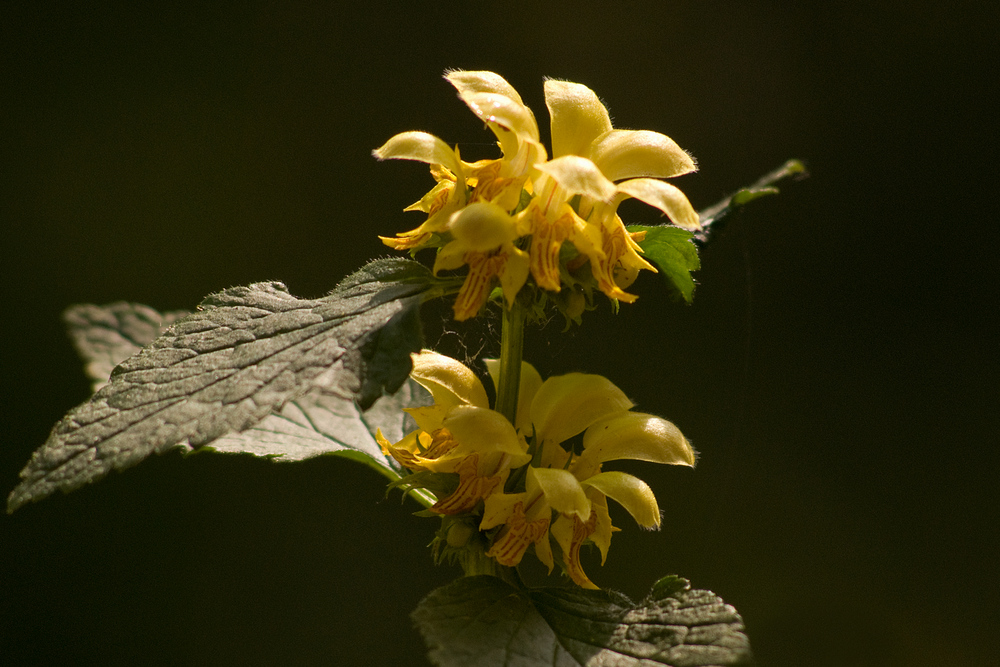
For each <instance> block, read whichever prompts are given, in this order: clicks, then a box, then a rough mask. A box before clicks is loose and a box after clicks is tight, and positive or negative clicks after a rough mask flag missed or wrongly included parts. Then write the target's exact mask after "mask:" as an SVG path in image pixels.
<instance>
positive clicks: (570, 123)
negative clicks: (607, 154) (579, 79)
mask: <svg viewBox="0 0 1000 667" xmlns="http://www.w3.org/2000/svg"><path fill="white" fill-rule="evenodd" d="M545 105H546V106H547V107H548V108H549V117H550V118H551V120H552V126H551V127H552V155H553V157H561V156H563V155H580V156H586V155H587V152H588V150H589V149H590V144H591V143H592V142H593V141H594V140H595V139H597V138H598V137H599V136H601V135H602V134H604V133H605V132H608V131H610V130H611V117H610V116H609V115H608V110H607V109H606V108H605V107H604V105H603V104H601V100H599V99H598V98H597V95H596V94H595V93H594V91H592V90H591V89H590V88H588V87H587V86H584V85H583V84H579V83H572V82H570V81H555V80H551V79H550V80H548V81H546V82H545Z"/></svg>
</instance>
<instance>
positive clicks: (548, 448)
mask: <svg viewBox="0 0 1000 667" xmlns="http://www.w3.org/2000/svg"><path fill="white" fill-rule="evenodd" d="M526 365H527V364H526ZM493 370H494V369H493V368H491V371H493ZM532 371H534V369H532ZM534 375H535V376H537V373H535V374H534ZM533 386H537V389H532V387H533ZM524 389H527V391H525V390H524ZM525 407H527V409H526V410H525ZM631 408H632V402H631V401H630V400H629V399H628V398H627V397H626V396H625V394H624V393H623V392H622V391H621V390H620V389H619V388H618V387H616V386H615V385H614V384H612V383H611V382H610V381H609V380H607V378H604V377H601V376H599V375H588V374H583V373H570V374H568V375H562V376H557V377H552V378H549V379H548V380H546V381H545V382H542V383H540V384H536V383H535V382H534V381H533V380H529V383H528V385H527V386H525V385H524V383H522V394H521V397H520V400H519V406H518V411H519V418H518V421H519V422H520V421H521V419H522V418H523V419H525V424H527V423H530V425H531V426H530V429H527V430H528V431H529V432H530V433H532V434H533V436H534V442H535V447H536V448H537V451H538V454H537V456H536V459H535V461H534V462H533V463H534V464H537V465H531V466H530V467H529V468H528V471H527V475H526V485H525V490H524V491H523V492H521V493H493V494H490V495H489V496H488V497H487V498H486V501H485V507H484V511H483V518H482V521H481V523H480V529H481V530H489V529H491V528H495V527H497V526H503V527H502V528H501V529H500V531H499V532H498V533H497V535H496V537H495V539H494V542H493V545H492V546H491V548H490V550H489V551H487V556H491V557H493V558H495V559H496V560H497V562H499V563H500V564H501V565H506V566H514V565H517V564H518V563H519V562H520V561H521V558H522V557H523V556H524V553H525V552H526V550H527V548H528V546H530V545H532V544H533V545H534V547H535V554H536V555H537V556H538V558H539V560H541V561H542V562H543V563H544V564H545V565H546V566H547V567H548V568H549V570H550V571H551V570H552V568H553V566H554V558H553V555H552V550H551V546H550V543H549V533H550V532H551V535H552V537H553V538H554V539H555V540H556V543H557V544H559V546H560V549H561V551H562V563H563V566H564V568H565V569H566V572H567V574H569V576H570V578H571V579H573V581H574V582H576V583H577V584H578V585H580V586H583V587H586V588H596V586H595V585H594V584H593V583H592V582H591V581H590V579H589V578H587V575H586V574H585V573H584V571H583V568H582V566H581V564H580V558H579V552H580V546H581V545H582V544H583V543H584V542H585V541H587V540H590V541H592V542H593V543H594V544H596V545H597V547H598V549H599V550H600V551H601V557H602V561H601V562H602V563H603V562H604V559H605V558H606V557H607V552H608V548H609V546H610V543H611V533H612V532H613V531H615V530H617V529H616V528H614V527H613V526H612V525H611V517H610V516H609V514H608V507H607V498H609V497H610V498H611V499H613V500H615V501H616V502H618V503H619V504H621V505H622V506H623V507H625V509H626V510H628V512H629V513H630V514H631V515H632V516H633V518H635V520H636V522H637V523H638V524H639V525H640V526H642V527H644V528H655V527H658V526H659V523H660V510H659V507H658V506H657V503H656V498H655V497H654V496H653V493H652V491H651V490H650V488H649V486H648V485H646V483H645V482H643V481H642V480H640V479H638V478H636V477H634V476H632V475H629V474H626V473H623V472H602V471H601V466H602V464H603V463H604V462H606V461H610V460H615V459H635V460H641V461H652V462H655V463H667V464H674V465H687V466H693V465H694V462H695V454H694V450H693V449H692V448H691V445H690V444H689V443H688V441H687V440H686V439H685V438H684V436H683V435H682V434H681V432H680V431H679V430H678V429H677V427H676V426H674V425H673V424H671V423H670V422H668V421H666V420H665V419H661V418H660V417H656V416H653V415H647V414H642V413H635V412H630V409H631ZM521 415H525V416H524V417H521ZM521 429H522V434H523V433H524V430H525V429H526V427H525V426H523V425H522V426H521ZM580 433H583V450H582V453H581V454H580V455H579V456H574V455H573V454H572V453H571V452H570V451H567V450H566V449H564V448H563V447H562V446H561V443H563V442H565V441H566V440H568V439H570V438H572V437H574V436H576V435H579V434H580ZM553 512H555V513H556V514H557V516H556V518H555V520H554V521H551V517H552V513H553ZM550 522H551V524H550Z"/></svg>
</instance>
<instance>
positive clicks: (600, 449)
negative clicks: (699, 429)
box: [573, 412, 695, 479]
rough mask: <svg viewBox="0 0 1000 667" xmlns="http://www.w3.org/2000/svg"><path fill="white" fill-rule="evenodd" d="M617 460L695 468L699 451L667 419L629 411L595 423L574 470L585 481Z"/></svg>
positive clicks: (587, 436)
mask: <svg viewBox="0 0 1000 667" xmlns="http://www.w3.org/2000/svg"><path fill="white" fill-rule="evenodd" d="M615 459H633V460H637V461H651V462H653V463H665V464H668V465H685V466H691V467H694V463H695V452H694V449H693V448H692V447H691V444H690V443H689V442H688V441H687V439H686V438H685V437H684V435H683V434H682V433H681V432H680V429H678V428H677V427H676V426H674V425H673V424H672V423H670V422H668V421H667V420H666V419H663V418H661V417H656V416H654V415H647V414H642V413H640V412H629V413H626V414H624V415H619V416H616V417H611V418H609V419H604V420H601V421H599V422H596V423H594V424H593V425H592V426H591V427H590V428H589V429H587V432H586V433H584V435H583V454H581V455H580V457H579V458H578V459H577V460H576V461H575V463H574V467H573V469H574V471H576V472H577V474H578V476H579V477H580V478H581V479H585V478H587V477H589V476H590V474H591V473H593V472H596V471H597V470H599V469H600V466H601V463H603V462H605V461H611V460H615Z"/></svg>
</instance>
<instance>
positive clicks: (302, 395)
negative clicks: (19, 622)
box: [7, 259, 431, 512]
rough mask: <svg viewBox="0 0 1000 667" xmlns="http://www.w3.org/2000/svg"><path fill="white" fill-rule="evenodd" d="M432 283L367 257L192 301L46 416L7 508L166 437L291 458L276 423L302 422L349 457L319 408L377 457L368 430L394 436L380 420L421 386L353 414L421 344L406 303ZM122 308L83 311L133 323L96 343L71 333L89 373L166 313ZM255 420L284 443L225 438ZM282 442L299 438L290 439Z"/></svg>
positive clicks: (422, 271)
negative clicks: (185, 311)
mask: <svg viewBox="0 0 1000 667" xmlns="http://www.w3.org/2000/svg"><path fill="white" fill-rule="evenodd" d="M430 280H431V278H430V274H429V272H428V271H427V269H426V268H424V267H423V266H422V265H420V264H418V263H417V262H413V261H411V260H405V259H391V260H376V261H374V262H372V263H370V264H368V265H367V266H365V267H364V268H362V269H361V270H360V271H358V272H356V273H354V274H352V275H351V276H349V277H348V278H346V279H345V280H344V281H343V282H341V283H340V285H338V286H337V287H336V288H335V289H334V290H333V291H332V292H331V293H330V294H329V295H327V296H326V297H323V298H321V299H297V298H295V297H293V296H292V295H290V294H289V293H288V291H287V289H286V288H285V286H284V285H282V284H281V283H274V282H271V283H255V284H253V285H250V286H247V287H235V288H231V289H228V290H224V291H222V292H219V293H217V294H213V295H211V296H209V297H207V298H206V299H205V300H204V301H203V302H202V304H201V305H200V306H199V310H198V311H196V312H194V313H192V314H190V315H187V316H185V317H181V318H180V319H177V320H176V321H175V322H173V324H171V325H170V326H169V327H167V328H166V330H165V331H163V333H162V334H161V335H159V337H157V338H156V339H155V340H154V341H152V343H150V344H148V345H147V346H146V347H144V348H142V349H141V350H140V351H139V352H138V353H136V354H134V355H133V356H131V357H129V358H128V359H126V360H125V361H123V362H121V363H120V364H119V365H118V366H117V367H115V369H114V371H113V372H112V373H111V378H110V381H109V383H108V384H107V386H104V387H103V388H101V389H100V390H99V391H98V392H97V393H96V394H94V396H93V397H92V398H91V399H90V400H89V401H88V402H86V403H84V404H82V405H80V406H78V407H77V408H75V409H73V410H72V411H70V412H69V414H67V415H66V417H64V418H63V419H62V420H61V421H60V422H59V423H58V424H56V426H55V428H53V430H52V433H51V435H50V436H49V438H48V440H47V441H46V442H45V444H44V445H43V446H42V447H41V448H40V449H39V450H38V451H36V452H35V453H34V454H33V455H32V457H31V460H30V461H29V462H28V465H27V466H26V467H25V469H24V470H23V471H22V472H21V477H22V480H23V481H22V482H21V484H19V485H18V487H17V488H16V489H14V491H13V492H12V493H11V494H10V497H9V498H8V503H7V508H8V512H12V511H14V510H15V509H17V508H18V507H20V506H21V505H24V504H25V503H28V502H32V501H36V500H40V499H42V498H44V497H46V496H48V495H50V494H51V493H53V492H55V491H56V490H62V491H71V490H73V489H76V488H79V487H80V486H82V485H84V484H86V483H88V482H92V481H95V480H97V479H100V478H102V477H104V476H105V475H106V474H107V473H108V472H110V471H111V470H116V469H117V470H121V469H123V468H127V467H130V466H132V465H135V464H136V463H138V462H139V461H141V460H142V459H144V458H145V457H147V456H148V455H150V454H152V453H154V452H162V451H165V450H166V449H169V448H171V447H175V446H185V447H189V448H200V447H203V446H205V445H208V444H209V443H213V444H214V446H215V448H216V449H218V450H221V451H247V452H250V453H256V454H259V455H260V454H263V455H269V456H274V455H285V456H288V457H289V458H291V459H296V458H298V459H301V458H304V457H305V456H306V451H305V450H304V449H303V447H305V448H308V447H309V445H305V444H304V443H303V441H302V439H301V437H300V438H294V439H293V438H289V437H287V436H288V435H289V433H288V431H294V432H295V433H296V435H298V436H303V435H304V434H306V432H307V431H308V426H306V425H311V426H312V431H313V432H312V433H310V434H308V438H309V439H310V442H311V445H312V446H314V447H316V449H318V450H319V451H317V452H316V453H317V454H322V453H330V452H343V451H344V450H345V448H346V449H352V452H351V453H347V454H348V455H351V456H360V455H361V454H360V453H358V454H356V455H355V454H353V450H356V449H357V448H356V447H351V446H349V445H345V439H344V438H340V439H339V440H338V438H337V437H334V435H335V434H336V436H341V435H342V433H341V431H342V429H343V424H344V422H338V425H337V427H336V430H335V431H334V432H333V433H327V432H325V431H324V427H323V426H322V424H324V423H329V420H330V419H331V416H330V415H336V416H339V417H344V416H345V415H349V416H350V417H351V419H353V420H354V422H355V423H354V427H355V430H356V429H362V428H363V429H364V430H365V431H367V432H368V435H367V441H368V442H367V449H363V450H362V451H363V452H364V453H365V454H368V453H369V451H371V452H372V453H377V454H378V456H379V457H380V458H381V459H382V461H385V457H383V456H382V455H381V452H377V451H376V450H377V446H375V445H374V443H373V439H372V437H371V431H372V430H373V429H374V428H375V426H378V427H382V428H383V430H390V431H392V432H393V433H394V434H395V433H398V432H399V429H402V428H404V424H403V423H402V422H401V421H398V419H397V422H398V423H394V422H393V421H392V419H389V420H388V421H386V420H385V417H386V416H387V415H389V414H390V413H392V412H393V410H398V408H399V405H400V403H399V401H406V400H420V397H417V395H416V394H415V393H413V392H414V391H415V390H413V389H412V387H411V388H410V389H408V390H407V392H406V393H404V394H403V395H402V396H400V397H399V398H398V399H395V398H394V399H392V400H390V401H389V402H388V403H385V402H383V406H382V407H381V408H380V407H379V406H376V409H375V412H374V413H373V417H374V416H380V419H377V420H376V419H373V420H371V426H372V428H371V429H369V428H367V426H365V424H366V423H367V422H366V421H365V419H364V418H363V416H362V411H364V410H365V409H367V408H369V407H371V406H372V405H373V404H374V403H376V401H377V400H378V399H379V398H380V397H382V396H383V394H393V393H395V392H396V390H398V389H399V388H400V387H401V386H403V384H404V382H406V380H407V376H408V375H409V372H410V367H411V364H410V353H411V352H413V351H416V350H418V349H419V348H420V327H419V320H418V318H417V311H418V307H419V305H420V302H421V300H422V298H423V292H424V291H425V290H426V289H427V288H428V286H429V284H430ZM125 306H126V305H121V304H115V305H113V306H112V307H111V309H110V311H109V312H110V314H106V315H100V314H98V313H96V312H95V311H90V312H89V317H90V319H93V320H95V321H103V324H101V325H100V326H103V327H104V328H107V329H110V330H113V329H114V325H115V319H116V318H117V319H119V320H121V321H123V322H140V325H137V326H135V327H132V328H131V329H130V331H131V333H124V334H122V335H121V336H120V337H119V338H121V340H119V339H118V338H116V337H115V336H114V335H110V334H109V335H104V336H102V335H95V334H91V335H90V339H95V340H96V341H97V343H96V344H93V345H91V344H89V343H88V340H89V339H88V335H87V334H80V333H79V332H78V333H77V334H71V335H72V336H73V338H74V342H75V343H76V344H77V347H78V349H81V348H85V349H88V350H90V351H91V352H92V353H93V355H92V356H90V357H88V361H94V356H95V355H96V356H97V357H98V359H97V360H96V361H97V363H94V364H93V365H92V366H91V365H88V374H90V375H91V377H92V379H95V382H96V381H97V380H98V378H99V373H100V370H101V368H102V364H103V365H107V363H109V361H108V360H110V359H111V358H113V357H114V356H115V355H116V354H119V353H120V352H121V351H122V350H127V349H128V347H129V345H132V346H137V345H138V344H139V343H141V342H143V340H142V339H143V337H144V335H145V336H147V337H148V333H149V329H150V327H154V328H155V327H158V324H157V322H158V321H159V322H163V321H164V320H169V319H171V316H170V315H168V316H158V315H157V314H156V313H155V311H152V310H151V309H147V310H145V311H144V310H141V307H140V310H134V309H133V313H132V315H129V314H128V308H127V307H125ZM73 312H74V311H70V313H73ZM70 317H73V315H71V314H68V315H67V318H70ZM75 317H76V319H78V320H81V321H83V322H86V320H87V318H88V315H86V314H85V311H84V310H80V309H77V310H76V311H75ZM102 318H103V320H102ZM158 318H159V320H158ZM143 323H144V324H143ZM84 328H86V327H85V326H84ZM143 332H145V334H144V333H143ZM81 340H82V341H83V343H81V342H80V341H81ZM126 343H127V344H126ZM88 346H89V347H88ZM394 401H395V402H394ZM293 402H295V403H294V404H293ZM355 403H357V405H355ZM290 404H291V405H290ZM269 415H271V416H269ZM399 419H401V418H399ZM377 421H384V422H385V423H384V424H383V423H377V424H376V423H375V422H377ZM258 424H259V425H261V426H263V428H264V429H265V431H264V432H265V433H267V434H268V435H267V437H269V438H271V439H272V443H273V444H276V446H279V445H280V447H282V448H279V449H277V451H275V450H269V451H266V453H265V451H264V450H263V449H262V447H261V446H257V447H256V448H252V447H247V446H246V441H245V440H243V441H241V440H240V439H239V438H238V437H235V436H232V437H230V438H228V439H227V438H223V436H227V435H229V434H233V433H239V432H241V431H245V430H246V429H249V428H252V427H254V426H257V425H258ZM296 425H297V426H298V428H296ZM304 429H305V430H304ZM279 434H283V435H279ZM387 437H389V436H388V434H387ZM220 438H222V440H221V441H220ZM292 440H294V442H295V444H296V445H297V446H291V442H292ZM362 440H364V439H362ZM320 443H322V445H323V446H318V445H319V444H320ZM352 444H353V443H352ZM372 446H374V447H375V449H372ZM241 447H242V448H241ZM324 447H325V449H324ZM345 453H346V452H345ZM384 465H385V469H383V472H385V473H387V474H391V473H390V471H391V470H393V468H392V464H389V463H388V462H387V461H385V463H384Z"/></svg>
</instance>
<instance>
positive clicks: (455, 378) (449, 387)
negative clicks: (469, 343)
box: [410, 350, 490, 408]
mask: <svg viewBox="0 0 1000 667" xmlns="http://www.w3.org/2000/svg"><path fill="white" fill-rule="evenodd" d="M412 359H413V370H412V371H411V372H410V377H412V378H413V379H414V380H416V381H417V383H418V384H419V385H420V386H422V387H423V388H424V389H426V390H427V391H429V392H430V393H431V396H432V397H433V399H434V403H435V405H439V406H442V407H444V408H451V407H454V406H457V405H474V406H476V407H480V408H488V407H489V405H490V403H489V399H488V398H487V397H486V389H485V388H483V383H482V382H480V381H479V378H478V377H476V374H475V373H473V372H472V371H471V370H469V368H468V367H467V366H466V365H465V364H463V363H461V362H459V361H456V360H455V359H452V358H451V357H446V356H445V355H443V354H438V353H437V352H434V351H433V350H421V351H420V352H419V353H417V354H414V355H413V356H412Z"/></svg>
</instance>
